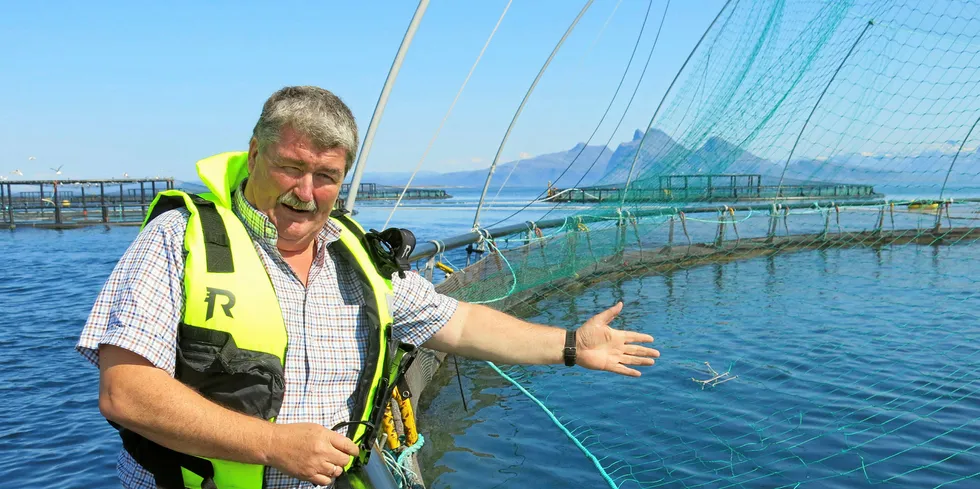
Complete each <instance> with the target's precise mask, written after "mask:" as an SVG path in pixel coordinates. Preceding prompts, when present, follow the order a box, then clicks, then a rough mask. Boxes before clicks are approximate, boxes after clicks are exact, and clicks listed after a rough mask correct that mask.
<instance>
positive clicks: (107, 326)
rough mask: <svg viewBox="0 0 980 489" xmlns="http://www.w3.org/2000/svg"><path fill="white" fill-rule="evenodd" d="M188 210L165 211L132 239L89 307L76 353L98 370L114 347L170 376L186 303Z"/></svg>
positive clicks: (172, 372)
mask: <svg viewBox="0 0 980 489" xmlns="http://www.w3.org/2000/svg"><path fill="white" fill-rule="evenodd" d="M187 215H188V214H187V210H186V209H176V210H171V211H167V212H165V213H163V214H161V215H160V216H159V217H157V218H156V219H154V220H153V221H152V222H150V224H149V225H147V226H146V228H144V229H143V231H141V232H140V233H139V235H137V236H136V239H135V240H134V241H133V243H132V244H131V245H130V246H129V248H128V249H127V250H126V252H125V253H124V254H123V256H122V258H120V259H119V262H118V263H117V264H116V267H115V268H114V269H113V270H112V273H111V274H110V275H109V278H108V279H107V280H106V283H105V285H103V287H102V291H101V292H100V293H99V295H98V297H97V298H96V300H95V304H94V305H93V306H92V311H91V313H90V314H89V318H88V321H87V322H86V323H85V327H84V328H83V329H82V333H81V336H80V338H79V340H78V343H77V344H76V346H75V349H76V350H77V351H78V352H79V353H80V354H81V355H82V356H83V357H85V358H86V359H88V360H89V361H90V362H92V363H93V364H94V365H95V366H96V367H98V365H99V345H103V344H104V345H114V346H118V347H120V348H124V349H126V350H129V351H131V352H133V353H136V354H137V355H139V356H141V357H144V358H146V359H147V360H148V361H149V362H150V363H152V364H153V365H155V366H156V367H158V368H161V369H163V370H166V371H167V372H169V373H170V375H173V374H174V367H175V363H176V354H177V324H178V322H179V321H180V318H181V315H182V310H183V302H184V287H183V278H184V231H185V229H186V227H187Z"/></svg>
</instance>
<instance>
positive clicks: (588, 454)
mask: <svg viewBox="0 0 980 489" xmlns="http://www.w3.org/2000/svg"><path fill="white" fill-rule="evenodd" d="M487 365H489V366H490V368H492V369H493V370H494V371H495V372H497V374H499V375H500V376H501V377H503V378H504V379H506V380H507V381H508V382H510V383H511V384H514V387H517V388H518V389H520V391H521V392H522V393H524V395H525V396H527V397H528V399H530V400H532V401H534V403H535V404H537V405H538V407H540V408H541V410H542V411H544V412H545V414H547V415H548V417H549V418H551V421H552V422H554V423H555V426H557V427H558V428H559V429H560V430H561V431H562V433H565V436H567V437H568V439H570V440H572V443H574V444H575V446H577V447H578V449H579V450H581V451H582V453H584V454H585V456H586V457H588V458H589V460H591V461H592V464H593V465H595V468H596V469H597V470H598V471H599V474H600V475H602V478H603V479H605V480H606V483H608V484H609V487H611V488H613V489H619V486H617V485H616V483H615V482H613V480H612V477H610V476H609V474H607V473H606V469H604V468H602V464H600V463H599V460H598V459H597V458H596V457H595V455H593V454H592V452H590V451H589V449H588V448H585V445H582V442H580V441H579V440H578V438H576V437H575V435H573V434H572V432H571V431H568V428H566V427H565V425H564V424H562V422H561V421H559V420H558V418H556V417H555V414H554V413H552V412H551V410H550V409H548V407H547V406H545V405H544V403H542V402H541V401H539V400H538V398H537V397H534V394H531V393H530V392H528V390H527V389H525V388H524V386H522V385H521V384H519V383H517V381H516V380H514V379H512V378H511V377H510V376H509V375H507V374H505V373H504V372H503V371H502V370H500V369H499V368H498V367H497V366H496V365H494V364H493V362H487Z"/></svg>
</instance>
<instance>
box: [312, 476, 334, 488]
mask: <svg viewBox="0 0 980 489" xmlns="http://www.w3.org/2000/svg"><path fill="white" fill-rule="evenodd" d="M310 482H312V483H314V484H316V485H318V486H329V485H330V484H333V479H332V478H330V477H327V476H325V475H321V474H317V475H315V476H313V477H310Z"/></svg>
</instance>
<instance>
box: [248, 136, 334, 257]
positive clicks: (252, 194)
mask: <svg viewBox="0 0 980 489" xmlns="http://www.w3.org/2000/svg"><path fill="white" fill-rule="evenodd" d="M346 156H347V152H346V151H345V150H343V149H337V148H334V149H326V150H320V149H317V148H316V147H315V146H313V144H312V143H311V142H310V140H309V138H308V137H306V136H304V135H302V134H300V133H298V132H296V131H295V130H293V129H292V128H290V127H288V126H287V127H284V128H283V129H282V131H281V132H280V135H279V143H278V144H275V145H269V147H266V148H263V150H262V151H259V148H258V142H257V141H256V140H255V139H254V138H253V139H252V141H251V143H250V144H249V152H248V169H249V174H250V175H249V178H248V183H246V185H245V187H246V188H245V197H246V198H247V199H248V200H249V202H251V203H252V205H254V206H255V207H256V208H257V209H258V210H259V211H260V212H262V213H264V214H265V215H267V216H269V220H270V221H271V222H272V224H273V225H275V226H276V229H277V230H278V232H279V241H278V243H277V246H278V248H279V249H280V250H282V251H303V250H305V249H306V248H307V247H308V246H309V245H310V244H311V243H312V242H313V240H314V239H315V238H316V235H317V233H319V232H320V230H321V229H323V226H324V224H326V222H327V220H328V219H329V218H330V212H331V211H332V210H333V206H334V203H335V202H336V201H337V195H338V194H339V193H340V185H341V183H342V182H343V180H344V170H345V165H346Z"/></svg>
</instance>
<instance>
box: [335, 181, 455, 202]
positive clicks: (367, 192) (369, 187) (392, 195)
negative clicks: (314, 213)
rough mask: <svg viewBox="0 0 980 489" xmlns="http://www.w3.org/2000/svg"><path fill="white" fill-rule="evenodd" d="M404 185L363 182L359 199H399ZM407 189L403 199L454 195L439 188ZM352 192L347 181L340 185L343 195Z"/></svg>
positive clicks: (438, 197)
mask: <svg viewBox="0 0 980 489" xmlns="http://www.w3.org/2000/svg"><path fill="white" fill-rule="evenodd" d="M403 190H404V188H403V187H396V186H388V185H378V184H376V183H362V184H360V185H359V186H358V187H357V198H358V200H397V199H398V196H399V195H401V194H402V191H403ZM404 191H405V196H404V197H402V199H406V200H430V199H449V198H452V195H449V194H448V193H446V191H445V190H443V189H438V188H409V189H408V190H404ZM349 192H350V184H349V183H345V184H343V185H342V186H341V187H340V195H341V197H346V196H347V195H348V193H349Z"/></svg>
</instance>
